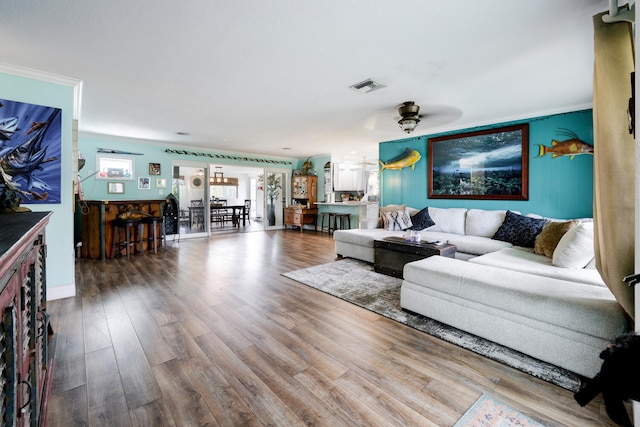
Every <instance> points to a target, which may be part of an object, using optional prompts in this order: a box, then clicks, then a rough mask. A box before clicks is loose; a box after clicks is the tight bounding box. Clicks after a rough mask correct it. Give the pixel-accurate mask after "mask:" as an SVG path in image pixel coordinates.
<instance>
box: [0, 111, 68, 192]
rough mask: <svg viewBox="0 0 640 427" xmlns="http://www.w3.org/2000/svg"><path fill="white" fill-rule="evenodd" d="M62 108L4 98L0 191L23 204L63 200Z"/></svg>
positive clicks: (0, 124) (0, 130) (0, 129)
mask: <svg viewBox="0 0 640 427" xmlns="http://www.w3.org/2000/svg"><path fill="white" fill-rule="evenodd" d="M61 154H62V110H61V109H59V108H54V107H45V106H42V105H34V104H27V103H23V102H17V101H10V100H5V99H0V190H3V189H4V188H9V189H12V190H15V191H17V192H18V194H19V196H20V198H21V199H22V204H54V203H61V199H62V196H61V175H62V169H61Z"/></svg>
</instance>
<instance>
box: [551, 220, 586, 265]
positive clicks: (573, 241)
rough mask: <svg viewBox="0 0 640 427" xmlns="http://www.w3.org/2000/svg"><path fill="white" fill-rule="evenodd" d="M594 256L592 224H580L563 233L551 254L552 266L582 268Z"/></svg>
mask: <svg viewBox="0 0 640 427" xmlns="http://www.w3.org/2000/svg"><path fill="white" fill-rule="evenodd" d="M594 256H595V254H594V248H593V223H592V222H581V223H580V224H578V225H576V226H575V227H573V228H571V229H570V230H569V231H567V232H566V233H565V235H564V236H562V238H561V239H560V241H559V242H558V246H556V250H555V251H554V252H553V265H556V266H558V267H566V268H584V267H586V266H587V264H589V262H590V261H591V259H593V257H594Z"/></svg>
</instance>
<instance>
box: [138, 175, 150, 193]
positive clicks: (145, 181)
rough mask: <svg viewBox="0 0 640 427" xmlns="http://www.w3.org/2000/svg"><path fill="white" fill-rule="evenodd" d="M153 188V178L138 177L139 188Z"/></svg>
mask: <svg viewBox="0 0 640 427" xmlns="http://www.w3.org/2000/svg"><path fill="white" fill-rule="evenodd" d="M150 188H151V178H149V177H148V176H141V177H139V178H138V190H149V189H150Z"/></svg>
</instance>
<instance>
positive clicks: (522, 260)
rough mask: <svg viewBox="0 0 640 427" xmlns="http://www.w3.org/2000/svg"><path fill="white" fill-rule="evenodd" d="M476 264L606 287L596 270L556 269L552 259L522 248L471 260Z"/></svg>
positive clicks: (507, 249) (509, 249)
mask: <svg viewBox="0 0 640 427" xmlns="http://www.w3.org/2000/svg"><path fill="white" fill-rule="evenodd" d="M469 262H471V263H474V264H482V265H490V266H492V267H499V268H504V269H505V270H512V271H520V272H522V273H529V274H535V275H538V276H543V277H551V278H554V279H561V280H568V281H571V282H577V283H583V284H585V285H593V286H604V282H603V281H602V278H601V277H600V274H599V273H598V271H597V270H595V269H586V268H585V269H574V268H561V267H556V266H554V265H553V264H552V263H551V259H550V258H547V257H546V256H544V255H538V254H535V253H533V252H532V251H531V249H525V248H520V247H512V248H506V249H501V250H499V251H496V252H492V253H487V254H486V255H482V256H479V257H475V258H471V259H470V260H469Z"/></svg>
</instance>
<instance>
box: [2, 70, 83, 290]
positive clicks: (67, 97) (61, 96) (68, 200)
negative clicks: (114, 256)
mask: <svg viewBox="0 0 640 427" xmlns="http://www.w3.org/2000/svg"><path fill="white" fill-rule="evenodd" d="M0 97H1V98H3V99H8V100H12V101H18V102H25V103H29V104H37V105H45V106H47V107H55V108H60V109H62V158H61V159H60V162H61V167H62V177H61V182H62V189H61V199H62V200H61V203H59V204H51V205H45V204H34V205H29V204H24V206H26V207H28V208H29V209H31V210H32V211H34V212H40V211H51V212H53V215H52V216H51V218H50V220H49V226H48V227H47V246H48V249H47V288H48V289H49V288H54V287H58V286H74V285H75V272H74V268H75V260H74V241H73V186H72V185H73V184H72V183H73V176H72V133H71V131H72V122H73V87H71V86H66V85H60V84H54V83H49V82H44V81H41V80H35V79H31V78H26V77H19V76H14V75H11V74H4V73H0ZM15 215H19V214H15ZM1 220H2V219H1V218H0V221H1Z"/></svg>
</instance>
